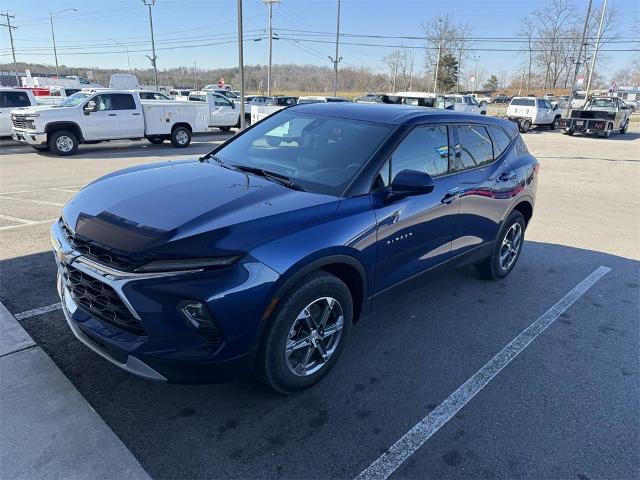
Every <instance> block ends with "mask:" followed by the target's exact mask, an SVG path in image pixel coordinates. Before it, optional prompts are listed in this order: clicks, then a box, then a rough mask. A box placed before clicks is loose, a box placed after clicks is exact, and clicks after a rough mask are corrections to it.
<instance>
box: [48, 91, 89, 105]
mask: <svg viewBox="0 0 640 480" xmlns="http://www.w3.org/2000/svg"><path fill="white" fill-rule="evenodd" d="M91 95H92V94H91V93H87V92H77V93H74V94H73V95H71V96H70V97H67V98H65V99H64V100H63V101H62V102H60V103H59V104H57V105H53V107H75V106H76V105H80V104H81V103H82V102H83V101H84V100H86V99H87V97H90V96H91Z"/></svg>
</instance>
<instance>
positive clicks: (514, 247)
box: [500, 223, 522, 270]
mask: <svg viewBox="0 0 640 480" xmlns="http://www.w3.org/2000/svg"><path fill="white" fill-rule="evenodd" d="M521 243H522V225H520V224H519V223H514V224H513V225H511V227H509V230H507V233H506V234H505V236H504V238H503V239H502V245H501V246H500V268H502V269H503V270H509V269H510V268H511V267H512V266H513V264H514V263H515V261H516V258H517V257H518V253H519V251H520V247H521Z"/></svg>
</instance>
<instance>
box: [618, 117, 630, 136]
mask: <svg viewBox="0 0 640 480" xmlns="http://www.w3.org/2000/svg"><path fill="white" fill-rule="evenodd" d="M628 128H629V120H627V121H626V122H624V125H623V127H622V128H621V129H620V133H623V134H624V133H627V129H628Z"/></svg>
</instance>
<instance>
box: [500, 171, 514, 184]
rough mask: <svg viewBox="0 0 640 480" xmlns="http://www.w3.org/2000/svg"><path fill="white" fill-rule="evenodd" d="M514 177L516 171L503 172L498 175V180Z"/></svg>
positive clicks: (504, 180) (503, 180)
mask: <svg viewBox="0 0 640 480" xmlns="http://www.w3.org/2000/svg"><path fill="white" fill-rule="evenodd" d="M515 179H516V172H504V173H503V174H502V175H500V176H499V177H498V180H500V181H501V182H508V181H509V180H515Z"/></svg>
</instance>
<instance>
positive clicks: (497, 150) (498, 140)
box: [489, 127, 511, 158]
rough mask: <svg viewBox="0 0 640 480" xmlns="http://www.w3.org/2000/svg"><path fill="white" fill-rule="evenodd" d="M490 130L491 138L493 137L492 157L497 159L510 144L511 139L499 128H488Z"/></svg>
mask: <svg viewBox="0 0 640 480" xmlns="http://www.w3.org/2000/svg"><path fill="white" fill-rule="evenodd" d="M489 128H490V129H491V136H492V137H493V140H494V143H493V150H494V152H493V155H494V156H495V157H496V158H498V157H499V156H500V155H501V154H502V152H504V151H505V150H506V149H507V147H508V146H509V145H510V144H511V138H510V137H509V135H507V132H505V131H504V130H503V129H501V128H500V127H489Z"/></svg>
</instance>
